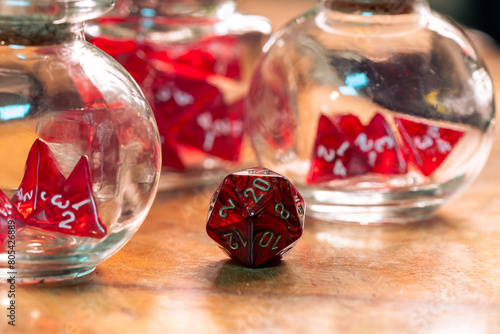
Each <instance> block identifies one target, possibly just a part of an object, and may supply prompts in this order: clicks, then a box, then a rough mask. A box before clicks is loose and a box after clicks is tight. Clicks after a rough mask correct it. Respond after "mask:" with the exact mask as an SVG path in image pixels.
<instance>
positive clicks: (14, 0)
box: [0, 0, 114, 25]
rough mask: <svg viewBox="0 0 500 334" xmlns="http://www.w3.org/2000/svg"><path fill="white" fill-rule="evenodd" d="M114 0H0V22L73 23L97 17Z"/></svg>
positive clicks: (109, 7) (19, 23)
mask: <svg viewBox="0 0 500 334" xmlns="http://www.w3.org/2000/svg"><path fill="white" fill-rule="evenodd" d="M113 5H114V0H0V24H15V25H25V24H27V23H33V22H46V23H54V24H61V23H75V22H83V21H86V20H91V19H94V18H96V17H99V16H101V15H103V14H105V13H106V12H108V11H110V10H111V8H113Z"/></svg>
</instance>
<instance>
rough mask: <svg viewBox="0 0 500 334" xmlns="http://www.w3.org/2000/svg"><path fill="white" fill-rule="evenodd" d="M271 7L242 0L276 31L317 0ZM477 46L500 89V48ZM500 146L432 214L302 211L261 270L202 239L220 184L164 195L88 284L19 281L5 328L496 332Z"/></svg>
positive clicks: (74, 333)
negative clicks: (336, 219)
mask: <svg viewBox="0 0 500 334" xmlns="http://www.w3.org/2000/svg"><path fill="white" fill-rule="evenodd" d="M275 2H276V3H285V1H281V2H280V1H275ZM275 2H273V1H265V0H258V1H256V0H246V1H244V0H242V5H243V7H244V8H246V9H247V11H249V10H250V9H252V11H253V12H257V13H260V14H265V15H267V16H270V17H272V18H273V21H274V22H275V26H279V25H281V24H283V23H284V22H285V21H287V20H288V19H289V18H290V17H293V16H294V15H295V14H297V13H299V12H301V11H303V9H305V8H308V7H310V5H311V4H312V3H314V1H298V0H295V1H286V3H287V5H286V6H284V7H283V10H281V9H280V8H277V7H276V5H275ZM285 7H286V8H285ZM285 13H286V15H285ZM483 54H484V56H485V58H486V60H487V64H488V66H489V69H490V71H491V73H492V75H493V77H494V78H495V81H496V84H497V87H498V88H497V92H500V89H499V88H500V83H499V82H498V80H500V54H499V53H498V52H497V51H496V50H494V49H490V48H483ZM495 144H496V145H494V148H493V152H492V155H491V157H490V159H489V161H488V163H487V165H486V167H485V169H484V171H483V172H482V173H481V175H480V176H479V177H478V179H477V180H476V181H475V182H474V183H473V185H472V186H471V187H469V188H468V189H467V190H466V192H464V193H463V194H462V195H461V196H460V197H458V198H457V199H455V200H454V201H453V202H452V203H450V204H448V205H446V206H445V207H443V208H442V209H441V210H440V211H439V214H438V215H437V217H435V218H433V219H431V220H429V221H425V222H421V223H418V224H412V225H407V226H388V227H361V226H347V225H335V224H331V223H322V222H318V221H313V220H311V219H307V220H306V229H305V232H304V235H303V237H302V239H301V240H300V241H299V243H298V244H297V246H296V247H295V249H294V250H293V251H292V252H291V253H290V254H289V255H288V256H287V257H286V258H285V260H284V261H282V262H281V263H280V264H279V265H276V266H274V267H269V268H263V269H246V268H243V267H241V266H239V265H237V264H235V263H233V262H232V261H229V260H228V258H227V257H226V255H225V254H223V253H222V252H221V251H220V250H219V249H218V247H217V246H216V245H215V244H214V243H213V242H212V241H211V240H210V239H209V238H208V236H207V235H206V232H205V218H206V214H207V209H208V202H209V197H210V195H211V193H212V191H213V187H207V188H204V189H195V190H190V191H185V192H177V193H175V194H160V195H159V196H158V198H157V200H156V202H155V204H154V206H153V208H152V210H151V212H150V214H149V216H148V218H147V220H146V221H145V223H144V224H143V226H142V227H141V229H140V230H139V231H138V233H137V234H136V235H135V236H134V237H133V238H132V239H131V240H130V242H129V243H128V244H127V245H126V246H125V247H124V248H123V249H122V250H121V251H119V252H118V253H117V254H116V255H114V256H113V257H111V258H110V259H109V260H107V261H105V262H104V263H103V264H101V265H100V266H98V268H97V270H96V271H95V272H94V273H93V274H91V275H90V277H88V278H87V279H85V280H81V281H79V282H72V284H69V285H58V286H47V285H36V286H18V288H17V289H18V295H17V296H16V304H17V318H16V323H17V326H16V328H15V329H14V328H11V327H10V326H7V321H6V318H5V316H4V315H2V318H1V319H2V320H1V321H0V333H48V334H54V333H61V334H78V333H96V334H100V333H102V334H110V333H272V334H277V333H500V176H499V175H498V166H500V145H499V144H500V135H497V136H496V140H495ZM0 290H2V291H0V292H1V293H2V296H6V294H4V292H5V291H3V288H2V289H0ZM1 298H3V297H1ZM3 306H4V305H3V304H2V308H3ZM2 314H5V311H4V312H2Z"/></svg>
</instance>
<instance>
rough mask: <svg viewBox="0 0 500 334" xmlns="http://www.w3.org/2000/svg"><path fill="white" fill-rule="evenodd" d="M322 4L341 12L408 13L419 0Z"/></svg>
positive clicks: (326, 1) (331, 1)
mask: <svg viewBox="0 0 500 334" xmlns="http://www.w3.org/2000/svg"><path fill="white" fill-rule="evenodd" d="M321 2H322V4H323V6H324V7H326V8H329V9H333V10H338V11H342V12H369V13H374V14H410V13H413V12H415V10H416V7H417V5H419V4H421V0H371V1H370V0H350V1H349V0H322V1H321Z"/></svg>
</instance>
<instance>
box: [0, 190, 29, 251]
mask: <svg viewBox="0 0 500 334" xmlns="http://www.w3.org/2000/svg"><path fill="white" fill-rule="evenodd" d="M24 225H25V224H24V218H23V216H21V214H20V213H19V212H18V211H17V209H16V207H15V206H14V205H12V203H11V201H10V199H9V198H8V197H7V196H6V195H5V194H4V193H3V191H1V190H0V249H2V244H3V242H4V241H5V240H6V239H9V235H15V234H16V233H17V231H19V230H20V229H21V228H23V227H24ZM11 244H12V243H11ZM13 245H15V243H14V244H13Z"/></svg>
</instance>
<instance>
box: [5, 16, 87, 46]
mask: <svg viewBox="0 0 500 334" xmlns="http://www.w3.org/2000/svg"><path fill="white" fill-rule="evenodd" d="M79 40H81V41H83V40H85V36H84V33H83V24H82V23H77V24H70V23H63V24H53V23H51V22H46V21H35V22H21V23H20V22H18V23H17V24H5V23H0V45H23V46H46V45H54V44H67V43H73V42H75V41H79Z"/></svg>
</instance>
